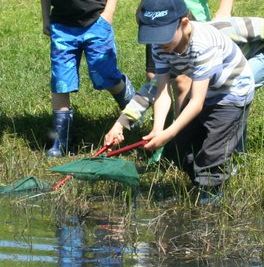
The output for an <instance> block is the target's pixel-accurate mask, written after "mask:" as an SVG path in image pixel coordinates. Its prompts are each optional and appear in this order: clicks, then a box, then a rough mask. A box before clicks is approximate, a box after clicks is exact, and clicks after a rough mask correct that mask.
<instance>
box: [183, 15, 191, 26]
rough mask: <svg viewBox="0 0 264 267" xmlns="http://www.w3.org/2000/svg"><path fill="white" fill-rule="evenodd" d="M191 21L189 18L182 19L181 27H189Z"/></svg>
mask: <svg viewBox="0 0 264 267" xmlns="http://www.w3.org/2000/svg"><path fill="white" fill-rule="evenodd" d="M189 22H190V20H189V18H188V17H183V18H181V25H182V26H187V25H188V24H189Z"/></svg>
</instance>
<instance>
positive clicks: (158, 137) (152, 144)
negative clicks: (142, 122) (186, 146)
mask: <svg viewBox="0 0 264 267" xmlns="http://www.w3.org/2000/svg"><path fill="white" fill-rule="evenodd" d="M143 139H144V140H147V141H149V142H148V143H147V144H146V145H145V146H144V148H145V149H147V150H150V151H153V150H156V149H158V148H160V147H162V146H164V145H165V144H166V143H168V142H169V140H170V136H169V135H168V133H167V131H166V130H165V131H160V132H154V131H151V132H150V133H149V134H148V135H146V136H144V137H143Z"/></svg>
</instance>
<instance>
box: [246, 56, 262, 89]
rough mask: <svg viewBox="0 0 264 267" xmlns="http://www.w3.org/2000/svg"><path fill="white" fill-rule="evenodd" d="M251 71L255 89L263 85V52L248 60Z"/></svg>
mask: <svg viewBox="0 0 264 267" xmlns="http://www.w3.org/2000/svg"><path fill="white" fill-rule="evenodd" d="M248 62H249V64H250V67H251V69H252V72H253V75H254V79H255V84H256V87H260V86H263V85H264V52H263V53H259V54H257V55H256V56H255V57H252V58H250V59H249V60H248Z"/></svg>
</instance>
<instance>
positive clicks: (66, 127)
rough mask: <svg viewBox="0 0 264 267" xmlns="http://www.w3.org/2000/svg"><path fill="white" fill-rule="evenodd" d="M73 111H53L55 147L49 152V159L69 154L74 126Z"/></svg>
mask: <svg viewBox="0 0 264 267" xmlns="http://www.w3.org/2000/svg"><path fill="white" fill-rule="evenodd" d="M72 119H73V111H72V110H67V111H59V110H55V111H53V131H54V136H53V139H54V140H53V145H52V147H51V148H50V149H49V150H48V152H47V155H48V156H49V157H62V156H64V155H65V154H67V153H68V150H69V149H68V143H69V132H70V126H71V124H72Z"/></svg>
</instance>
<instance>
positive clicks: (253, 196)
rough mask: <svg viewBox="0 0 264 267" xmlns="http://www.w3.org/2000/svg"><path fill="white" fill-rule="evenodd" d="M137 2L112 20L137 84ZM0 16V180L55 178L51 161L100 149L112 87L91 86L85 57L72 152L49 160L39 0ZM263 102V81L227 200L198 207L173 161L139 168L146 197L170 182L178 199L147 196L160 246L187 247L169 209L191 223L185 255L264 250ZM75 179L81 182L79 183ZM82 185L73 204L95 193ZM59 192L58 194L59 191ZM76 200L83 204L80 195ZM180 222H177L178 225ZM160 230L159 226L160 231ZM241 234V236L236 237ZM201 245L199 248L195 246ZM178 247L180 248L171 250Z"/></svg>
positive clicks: (110, 117)
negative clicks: (168, 165)
mask: <svg viewBox="0 0 264 267" xmlns="http://www.w3.org/2000/svg"><path fill="white" fill-rule="evenodd" d="M137 2H138V1H125V0H121V1H119V6H118V11H117V14H116V18H115V21H114V26H115V30H116V40H117V46H118V56H119V66H120V68H121V69H122V70H123V71H124V72H126V73H127V74H128V75H129V77H130V78H131V80H132V81H133V83H134V84H135V86H136V87H137V88H139V87H140V85H141V84H143V82H144V79H145V63H144V58H145V55H144V46H141V45H138V44H137V28H136V23H135V19H134V12H135V9H136V6H137ZM217 2H218V1H216V0H214V1H210V4H211V5H212V9H213V10H215V9H216V6H217ZM234 13H235V15H238V16H252V15H253V14H254V16H261V15H263V14H264V5H263V3H262V1H261V0H254V1H246V0H241V1H237V2H236V3H235V7H234ZM0 17H1V20H0V55H1V56H0V70H1V75H0V92H1V101H0V183H2V184H8V183H10V182H11V181H14V180H16V179H19V178H21V177H24V176H29V175H34V176H37V177H39V178H41V179H44V180H47V181H54V180H56V179H58V178H59V176H56V175H54V174H51V173H50V172H49V171H48V168H49V167H50V166H54V165H58V164H60V163H63V162H65V161H69V160H70V159H75V158H78V157H83V156H87V155H89V154H90V152H91V151H92V150H93V149H96V148H98V147H99V146H100V145H101V144H102V138H103V136H104V134H105V133H106V132H107V131H108V130H109V128H110V127H111V125H112V124H113V122H114V121H115V119H116V118H117V117H118V114H119V110H118V107H117V105H116V103H115V102H114V100H113V99H112V98H111V96H110V95H109V94H107V93H106V92H98V91H95V90H93V89H92V86H91V83H90V82H89V79H88V78H87V69H86V64H85V62H84V61H83V62H82V66H81V88H80V92H79V93H78V94H73V95H72V105H73V107H74V111H75V117H74V133H73V142H74V149H75V151H76V152H77V156H72V157H71V158H70V159H69V158H68V157H67V158H63V159H55V160H50V159H48V158H47V157H46V156H45V149H46V148H47V147H48V146H49V145H50V143H49V142H50V141H49V139H48V132H49V131H50V127H51V107H50V89H49V75H50V66H49V39H48V38H47V37H45V36H44V35H43V34H42V23H41V14H40V3H38V2H35V1H33V0H27V1H25V0H18V1H14V0H9V1H7V0H2V1H1V7H0ZM263 103H264V88H260V89H259V90H258V91H257V92H256V96H255V99H254V102H253V105H252V108H251V112H250V118H249V125H248V153H247V154H246V155H243V156H240V157H239V158H238V159H237V161H238V162H239V165H240V171H239V173H238V174H237V175H235V176H234V177H232V179H231V180H230V183H229V184H228V185H227V186H226V189H225V191H226V194H225V199H224V204H223V206H221V207H220V208H219V209H217V210H211V209H210V208H200V207H195V204H194V202H193V201H192V200H191V196H190V194H189V190H190V189H189V183H188V181H187V179H186V177H185V176H184V175H183V174H182V173H179V172H178V171H177V170H175V169H173V168H171V169H169V170H168V171H167V172H166V175H164V173H162V172H161V171H159V170H157V169H155V170H152V172H148V173H146V174H144V175H142V177H141V183H142V189H143V188H145V189H146V196H144V201H146V199H147V200H151V199H153V198H154V197H155V194H154V190H155V188H165V189H164V190H165V191H164V192H165V194H166V192H167V191H166V190H167V189H169V190H168V191H170V196H171V197H172V198H174V199H176V200H175V201H174V202H170V204H168V205H170V207H168V206H164V207H160V206H159V203H156V202H151V201H149V202H147V204H148V205H149V208H153V206H154V208H156V213H157V216H159V214H163V215H162V216H161V217H160V219H161V220H158V221H157V222H156V223H153V224H152V225H150V227H149V229H150V230H151V231H152V232H154V233H156V234H157V236H158V239H159V238H160V237H161V236H162V237H164V240H163V239H159V240H160V241H161V242H160V243H158V245H159V246H161V247H163V245H162V244H163V241H164V242H165V243H166V244H167V245H166V249H165V251H166V252H167V253H168V251H172V253H174V254H177V253H178V252H183V253H185V249H186V246H183V243H182V239H181V238H176V237H177V235H178V229H174V227H175V221H171V223H170V224H169V227H170V229H174V230H175V231H174V230H170V231H165V229H167V228H166V222H168V217H167V216H169V217H171V218H173V216H176V217H177V216H179V215H181V216H183V217H184V216H185V217H186V220H188V222H189V223H188V226H186V228H184V227H183V229H182V231H183V232H184V233H186V235H185V236H187V233H189V235H188V236H187V239H186V240H190V242H189V244H191V245H190V246H193V247H189V250H188V251H189V252H188V255H192V256H194V257H195V256H197V255H206V254H208V255H210V254H214V255H216V254H221V253H222V254H223V255H230V254H231V255H232V253H234V254H236V255H240V253H238V252H239V251H240V252H241V251H243V254H244V255H246V256H249V257H250V256H251V254H252V253H253V252H252V251H257V252H258V253H257V256H261V255H262V257H263V254H261V253H260V252H263V244H264V234H263V230H264V229H263V226H262V225H263V215H262V214H263V207H264V183H263V181H264V171H263V166H264V152H263V151H264V141H263V140H264V109H263ZM147 131H148V126H145V127H143V128H142V129H141V130H140V132H136V131H134V132H133V133H132V134H130V135H129V134H127V136H128V140H127V141H128V142H132V141H137V140H138V139H139V138H140V136H141V135H142V134H143V133H144V132H147ZM75 185H76V186H78V184H77V183H76V184H75ZM83 185H84V184H81V186H80V188H79V189H78V190H76V192H75V191H74V192H71V194H72V198H71V201H69V200H70V198H69V197H66V200H68V201H69V202H70V204H73V205H74V204H75V203H76V201H77V200H78V201H81V200H83V201H84V199H85V197H86V196H87V195H88V196H92V193H91V191H89V190H88V191H87V192H81V196H83V198H80V195H78V194H79V192H80V191H82V190H83V189H82V187H83ZM102 187H103V188H104V189H105V192H107V193H108V188H110V190H109V192H110V193H111V194H112V192H113V191H114V190H115V189H114V186H113V185H109V184H107V185H106V184H104V183H103V184H100V186H98V187H97V188H96V187H95V188H94V192H98V191H99V190H100V188H102ZM106 189H107V190H106ZM85 190H86V189H85ZM158 190H160V189H157V191H158ZM77 191H78V194H77ZM67 193H68V194H69V192H67ZM57 197H58V199H61V197H62V196H57ZM64 200H65V199H64ZM166 205H167V204H166ZM69 206H70V205H69ZM80 206H82V207H83V208H84V209H85V207H86V206H85V201H84V203H83V205H82V204H81V205H80ZM69 208H70V207H69ZM164 210H165V213H164ZM193 212H194V213H195V215H194V214H193ZM183 214H184V215H183ZM163 219H164V222H163V221H162V220H163ZM184 223H185V222H182V221H178V224H181V225H182V224H183V225H184ZM157 226H162V227H160V228H159V227H157ZM152 227H154V228H152ZM197 227H198V228H197ZM153 229H154V230H153ZM157 229H163V230H162V231H161V232H159V231H157ZM197 229H200V231H198V230H197ZM164 233H166V234H164ZM162 234H164V235H162ZM238 236H239V237H241V238H240V239H239V240H238V239H237V237H238ZM173 237H175V238H174V239H173ZM179 242H180V243H179ZM237 242H239V243H237ZM179 244H180V245H179ZM234 244H237V245H236V246H234ZM164 246H165V245H164ZM199 246H200V249H199V250H198V249H195V248H197V247H199ZM175 247H178V248H179V249H178V250H176V249H175ZM254 249H255V250H254ZM190 251H191V252H190ZM259 251H260V252H259Z"/></svg>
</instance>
